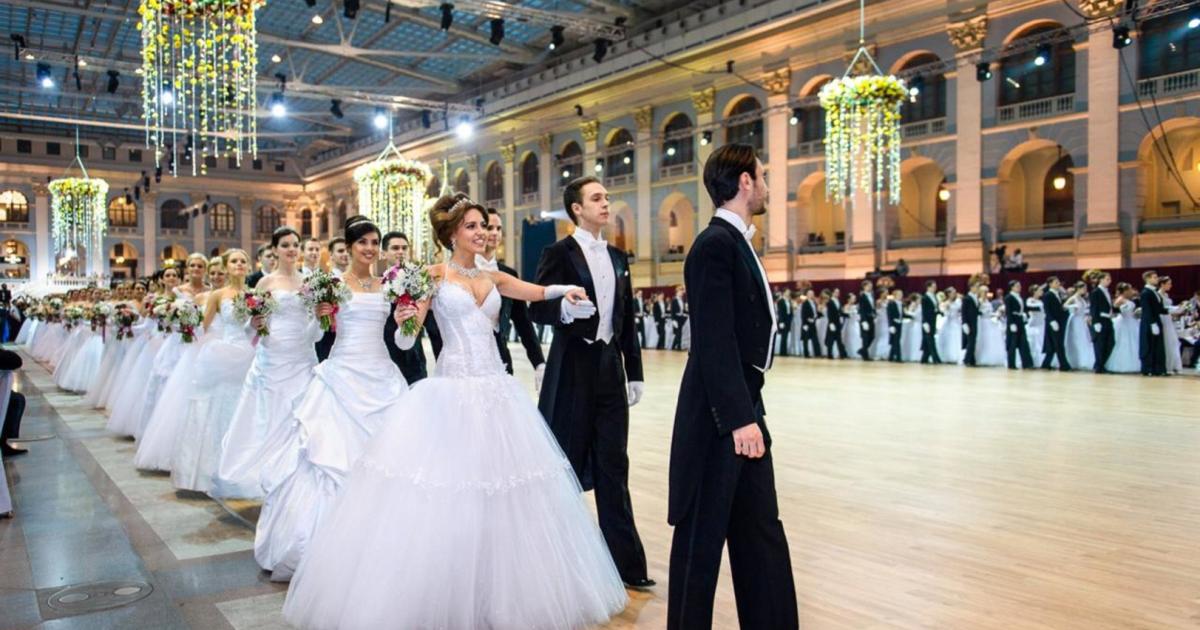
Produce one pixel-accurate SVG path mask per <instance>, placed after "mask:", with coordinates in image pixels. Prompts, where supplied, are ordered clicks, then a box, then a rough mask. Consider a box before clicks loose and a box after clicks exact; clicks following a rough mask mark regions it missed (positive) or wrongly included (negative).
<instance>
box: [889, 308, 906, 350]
mask: <svg viewBox="0 0 1200 630" xmlns="http://www.w3.org/2000/svg"><path fill="white" fill-rule="evenodd" d="M887 319H888V343H889V344H890V347H889V348H888V361H891V362H892V363H899V362H900V361H902V360H903V355H902V354H901V352H900V350H901V347H902V346H901V344H900V333H901V332H902V331H903V330H904V305H903V304H901V303H900V302H899V301H897V300H891V301H889V302H888V303H887Z"/></svg>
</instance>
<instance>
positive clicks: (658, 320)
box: [650, 293, 667, 350]
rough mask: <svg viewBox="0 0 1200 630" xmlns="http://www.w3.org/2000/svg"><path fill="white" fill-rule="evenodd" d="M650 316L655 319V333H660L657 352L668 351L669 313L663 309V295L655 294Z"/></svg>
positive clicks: (655, 347) (656, 347)
mask: <svg viewBox="0 0 1200 630" xmlns="http://www.w3.org/2000/svg"><path fill="white" fill-rule="evenodd" d="M650 315H651V316H652V317H654V331H655V332H657V333H658V343H656V344H654V349H655V350H666V349H667V313H666V309H665V308H664V307H663V297H662V294H661V293H655V294H654V304H653V306H652V308H651V311H650Z"/></svg>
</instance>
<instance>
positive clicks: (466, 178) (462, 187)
mask: <svg viewBox="0 0 1200 630" xmlns="http://www.w3.org/2000/svg"><path fill="white" fill-rule="evenodd" d="M454 192H460V193H462V194H464V195H470V194H471V176H470V175H468V174H467V170H466V169H463V170H461V171H459V172H458V177H456V178H454Z"/></svg>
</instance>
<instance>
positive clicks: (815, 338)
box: [800, 289, 821, 358]
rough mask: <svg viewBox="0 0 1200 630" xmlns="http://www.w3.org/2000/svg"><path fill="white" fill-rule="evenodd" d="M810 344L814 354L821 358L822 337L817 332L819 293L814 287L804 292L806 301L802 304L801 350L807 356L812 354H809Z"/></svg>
mask: <svg viewBox="0 0 1200 630" xmlns="http://www.w3.org/2000/svg"><path fill="white" fill-rule="evenodd" d="M810 345H811V346H812V351H811V352H812V354H815V355H816V356H817V357H818V358H820V356H821V337H820V335H818V334H817V295H816V293H814V292H813V290H812V289H808V290H807V291H805V292H804V301H803V302H802V303H801V304H800V350H801V352H802V353H803V354H804V357H805V358H808V357H810V356H812V354H809V352H810V351H809V346H810Z"/></svg>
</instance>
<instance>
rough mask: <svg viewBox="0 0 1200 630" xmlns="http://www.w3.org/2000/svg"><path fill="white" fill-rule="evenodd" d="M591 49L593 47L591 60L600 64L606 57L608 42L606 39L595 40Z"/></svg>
mask: <svg viewBox="0 0 1200 630" xmlns="http://www.w3.org/2000/svg"><path fill="white" fill-rule="evenodd" d="M593 47H594V50H593V52H592V60H593V61H595V62H596V63H600V62H601V61H604V57H605V56H606V55H608V40H607V39H597V40H596V43H595V44H593Z"/></svg>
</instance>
